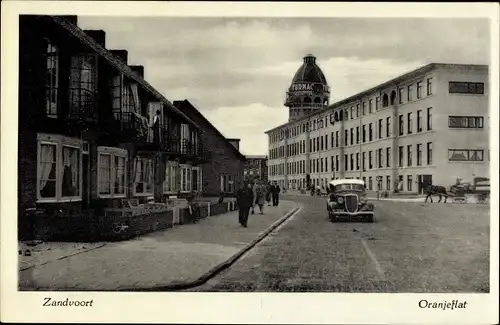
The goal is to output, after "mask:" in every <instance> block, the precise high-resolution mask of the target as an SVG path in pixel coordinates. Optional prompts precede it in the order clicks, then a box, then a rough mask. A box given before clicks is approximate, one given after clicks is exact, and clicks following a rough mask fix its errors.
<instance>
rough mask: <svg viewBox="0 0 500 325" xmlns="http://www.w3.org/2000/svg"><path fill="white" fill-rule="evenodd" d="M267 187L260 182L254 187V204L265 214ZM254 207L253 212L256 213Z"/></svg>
mask: <svg viewBox="0 0 500 325" xmlns="http://www.w3.org/2000/svg"><path fill="white" fill-rule="evenodd" d="M265 195H266V188H265V187H264V185H262V184H261V183H260V182H257V184H256V185H255V187H254V192H253V196H254V204H255V205H258V206H259V210H260V214H264V202H265ZM253 209H254V208H253V207H252V214H253V213H254V211H253Z"/></svg>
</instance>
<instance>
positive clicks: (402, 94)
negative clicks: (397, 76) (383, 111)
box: [398, 88, 404, 104]
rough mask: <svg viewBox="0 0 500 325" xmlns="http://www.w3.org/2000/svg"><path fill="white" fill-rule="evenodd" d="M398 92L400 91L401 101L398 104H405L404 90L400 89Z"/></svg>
mask: <svg viewBox="0 0 500 325" xmlns="http://www.w3.org/2000/svg"><path fill="white" fill-rule="evenodd" d="M398 91H399V101H398V102H399V103H400V104H403V96H404V89H403V88H399V89H398Z"/></svg>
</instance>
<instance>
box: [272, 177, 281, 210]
mask: <svg viewBox="0 0 500 325" xmlns="http://www.w3.org/2000/svg"><path fill="white" fill-rule="evenodd" d="M279 194H280V187H279V185H278V184H277V183H276V182H274V185H273V188H272V196H273V206H275V207H277V206H278V205H279Z"/></svg>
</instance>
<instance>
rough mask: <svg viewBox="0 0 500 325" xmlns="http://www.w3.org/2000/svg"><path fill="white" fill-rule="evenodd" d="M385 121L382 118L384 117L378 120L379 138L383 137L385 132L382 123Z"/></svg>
mask: <svg viewBox="0 0 500 325" xmlns="http://www.w3.org/2000/svg"><path fill="white" fill-rule="evenodd" d="M383 122H384V120H382V119H379V120H378V138H379V139H382V138H383V134H382V123H383Z"/></svg>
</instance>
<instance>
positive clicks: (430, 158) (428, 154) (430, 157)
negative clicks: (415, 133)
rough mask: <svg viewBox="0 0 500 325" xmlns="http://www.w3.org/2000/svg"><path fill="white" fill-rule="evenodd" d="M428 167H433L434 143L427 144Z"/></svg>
mask: <svg viewBox="0 0 500 325" xmlns="http://www.w3.org/2000/svg"><path fill="white" fill-rule="evenodd" d="M427 165H432V142H427Z"/></svg>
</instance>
